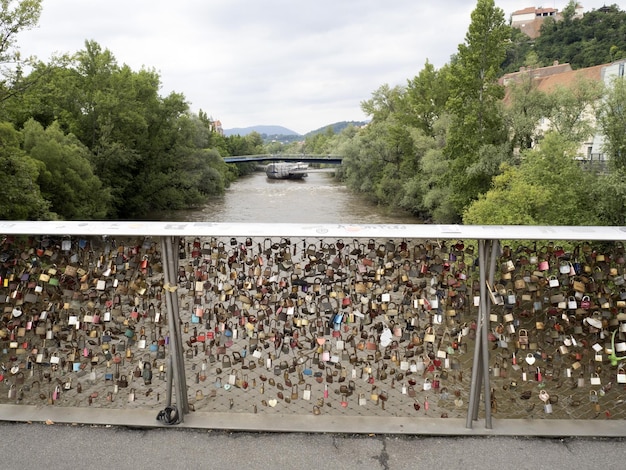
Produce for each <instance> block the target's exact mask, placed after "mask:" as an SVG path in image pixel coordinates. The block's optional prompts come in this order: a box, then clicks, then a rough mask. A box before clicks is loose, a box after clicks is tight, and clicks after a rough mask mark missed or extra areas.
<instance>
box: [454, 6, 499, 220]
mask: <svg viewBox="0 0 626 470" xmlns="http://www.w3.org/2000/svg"><path fill="white" fill-rule="evenodd" d="M509 38H510V28H509V26H507V25H506V24H505V22H504V12H503V11H502V10H501V9H500V8H497V7H496V6H495V5H494V2H493V0H478V2H477V5H476V8H475V9H474V11H473V12H472V21H471V23H470V26H469V29H468V32H467V34H466V36H465V42H464V43H463V44H460V45H459V47H458V53H457V55H456V57H455V59H454V60H453V62H452V64H451V66H450V71H449V76H448V80H449V86H450V97H449V99H448V103H447V108H448V111H449V113H450V114H451V116H452V122H451V126H450V131H449V133H448V141H447V145H446V150H445V152H446V154H447V155H448V156H449V157H448V158H449V160H450V165H449V167H448V170H447V172H446V173H447V178H446V182H447V184H448V185H449V186H450V187H451V189H452V191H451V193H450V197H451V198H452V200H451V201H449V202H447V203H451V205H452V206H453V207H456V212H457V213H458V214H459V218H460V214H461V213H462V211H463V208H464V207H465V206H467V205H468V204H469V203H470V202H471V201H472V200H473V199H475V198H476V197H477V196H478V195H479V194H481V193H483V192H485V191H486V190H487V189H488V188H489V185H490V183H491V178H492V176H493V174H491V173H482V172H480V171H476V170H477V169H478V168H479V167H480V166H481V165H479V167H475V165H476V164H477V163H478V162H479V159H480V156H481V151H480V149H481V147H482V146H484V145H496V146H499V145H500V144H502V143H503V142H505V141H506V138H507V136H506V132H505V131H504V129H505V128H504V126H503V121H502V113H501V110H500V105H499V102H500V100H501V99H502V98H503V96H504V89H503V87H502V86H501V85H499V84H498V81H497V79H498V77H499V76H500V75H501V68H500V66H501V64H502V62H503V60H504V58H505V54H506V44H507V41H508V39H509ZM472 167H475V168H474V171H471V172H470V173H468V169H469V168H472Z"/></svg>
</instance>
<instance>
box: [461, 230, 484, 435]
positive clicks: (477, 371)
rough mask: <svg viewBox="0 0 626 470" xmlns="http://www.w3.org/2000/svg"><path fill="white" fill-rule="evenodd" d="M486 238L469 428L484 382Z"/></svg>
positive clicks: (480, 255) (481, 258)
mask: <svg viewBox="0 0 626 470" xmlns="http://www.w3.org/2000/svg"><path fill="white" fill-rule="evenodd" d="M485 266H486V259H485V240H478V269H479V278H480V281H479V282H480V301H479V304H478V318H477V321H476V330H477V331H476V343H475V345H474V360H473V363H472V364H473V367H472V378H471V381H470V394H469V403H468V410H467V417H466V422H465V427H466V428H468V429H471V428H472V421H473V420H475V419H477V418H478V405H479V401H480V390H479V388H478V387H479V384H480V383H481V382H482V380H481V378H482V374H483V373H484V371H483V370H482V369H483V362H482V359H481V358H482V356H483V354H484V352H483V348H484V346H483V335H482V331H483V329H484V328H483V326H482V325H483V324H484V317H485V314H484V309H485V307H486V305H487V299H486V298H485V297H486V291H485V288H484V285H485Z"/></svg>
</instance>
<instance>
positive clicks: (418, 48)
mask: <svg viewBox="0 0 626 470" xmlns="http://www.w3.org/2000/svg"><path fill="white" fill-rule="evenodd" d="M581 3H582V5H583V7H584V9H585V11H588V10H591V9H593V8H600V7H601V6H602V5H604V4H605V3H608V4H613V3H617V2H616V1H608V2H605V1H602V0H581ZM566 4H567V0H559V1H553V0H548V1H544V2H537V3H536V4H533V2H532V0H528V1H526V0H496V5H497V6H498V7H500V8H502V9H503V10H504V13H505V18H506V19H507V21H508V19H509V17H510V15H511V13H512V12H513V11H515V10H519V9H523V8H526V7H529V6H544V7H553V8H557V9H559V10H562V9H563V8H564V7H565V5H566ZM475 6H476V1H475V0H445V1H444V0H422V1H418V0H388V1H380V0H314V1H303V0H289V1H287V0H221V1H217V0H176V1H172V0H123V1H122V0H44V2H43V12H42V15H41V19H40V21H39V26H38V28H36V29H34V30H31V31H26V32H22V33H21V34H20V35H19V36H18V39H17V41H18V45H19V47H20V50H21V52H22V54H23V55H36V56H37V57H38V58H39V59H41V60H44V61H47V60H48V59H49V58H50V57H51V56H52V55H53V54H55V53H74V52H77V51H79V50H81V49H83V48H84V44H85V41H86V40H94V41H96V42H97V43H98V44H99V45H100V46H101V47H102V48H103V49H109V50H110V51H111V52H112V53H113V55H114V56H115V58H116V60H117V62H118V64H120V65H122V64H127V65H129V66H130V67H131V68H132V69H133V70H135V71H138V70H140V69H141V68H142V67H146V68H148V69H154V70H156V71H157V72H158V73H159V75H160V77H161V84H162V88H161V90H160V94H161V95H162V96H166V95H168V94H169V93H171V92H172V91H175V92H178V93H182V94H183V95H184V96H185V97H186V99H187V101H188V102H189V104H190V106H191V109H192V110H193V111H194V112H196V111H198V110H199V109H202V110H203V111H205V112H206V113H207V114H208V115H209V116H211V117H212V118H213V119H219V120H221V121H222V125H223V127H224V128H226V129H228V128H233V127H248V126H253V125H259V124H265V125H280V126H284V127H287V128H289V129H292V130H294V131H296V132H298V133H302V134H304V133H306V132H309V131H312V130H315V129H318V128H320V127H323V126H325V125H327V124H332V123H334V122H337V121H351V120H357V121H358V120H365V119H366V116H365V115H364V114H363V113H362V112H361V109H360V102H361V101H364V100H367V99H369V98H370V97H371V94H372V92H374V91H375V90H376V89H378V88H379V87H380V86H381V85H383V84H389V85H392V86H394V85H398V84H400V85H404V84H406V82H407V80H409V79H411V78H412V77H414V76H415V75H417V74H418V73H419V71H420V70H421V69H422V68H423V66H424V63H425V62H426V60H428V61H429V62H431V63H432V64H434V65H435V67H437V68H439V67H441V66H442V65H444V64H445V63H447V62H448V61H449V58H450V56H451V55H452V54H454V53H455V52H456V50H457V46H458V44H459V43H462V42H463V40H464V38H465V33H466V32H467V27H468V25H469V23H470V15H471V12H472V10H473V9H474V8H475Z"/></svg>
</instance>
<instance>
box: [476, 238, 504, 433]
mask: <svg viewBox="0 0 626 470" xmlns="http://www.w3.org/2000/svg"><path fill="white" fill-rule="evenodd" d="M490 242H491V257H490V259H489V284H490V285H494V278H495V274H496V259H497V257H498V251H499V249H500V243H499V241H498V240H491V241H490ZM481 289H485V291H486V290H487V287H486V284H485V283H484V282H483V283H482V284H481ZM485 300H487V299H485ZM488 300H489V303H487V302H485V310H484V316H483V321H484V325H483V331H482V335H483V347H484V349H483V351H484V354H483V357H482V360H483V370H484V371H485V375H484V387H485V391H484V396H485V427H486V428H487V429H491V428H492V423H491V380H490V377H489V314H490V313H491V299H488Z"/></svg>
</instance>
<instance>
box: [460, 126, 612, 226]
mask: <svg viewBox="0 0 626 470" xmlns="http://www.w3.org/2000/svg"><path fill="white" fill-rule="evenodd" d="M576 147H577V145H576V143H575V142H571V141H568V140H567V139H566V138H565V137H564V136H562V135H559V134H558V133H556V132H549V133H548V134H546V136H545V138H544V139H543V140H542V142H541V145H540V146H539V147H538V148H536V149H533V150H527V151H525V152H524V153H523V155H522V162H521V164H520V165H519V166H510V165H505V167H504V169H503V170H504V171H503V172H502V174H500V175H498V176H496V177H495V178H494V184H493V188H492V189H491V190H489V191H488V192H487V193H485V194H483V195H481V196H480V197H479V198H478V200H476V201H474V202H473V203H472V204H471V205H470V206H469V207H468V208H467V209H466V210H465V212H464V214H463V222H464V223H466V224H471V225H483V224H496V225H504V224H508V225H517V224H519V225H597V224H599V223H600V218H599V215H598V212H597V207H596V205H595V201H594V199H593V198H591V197H589V193H590V191H591V189H592V188H593V187H594V185H595V184H596V177H595V175H593V174H592V173H590V172H587V171H585V170H583V169H582V168H581V166H580V164H579V163H578V161H576V160H575V158H574V157H575V156H576Z"/></svg>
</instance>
